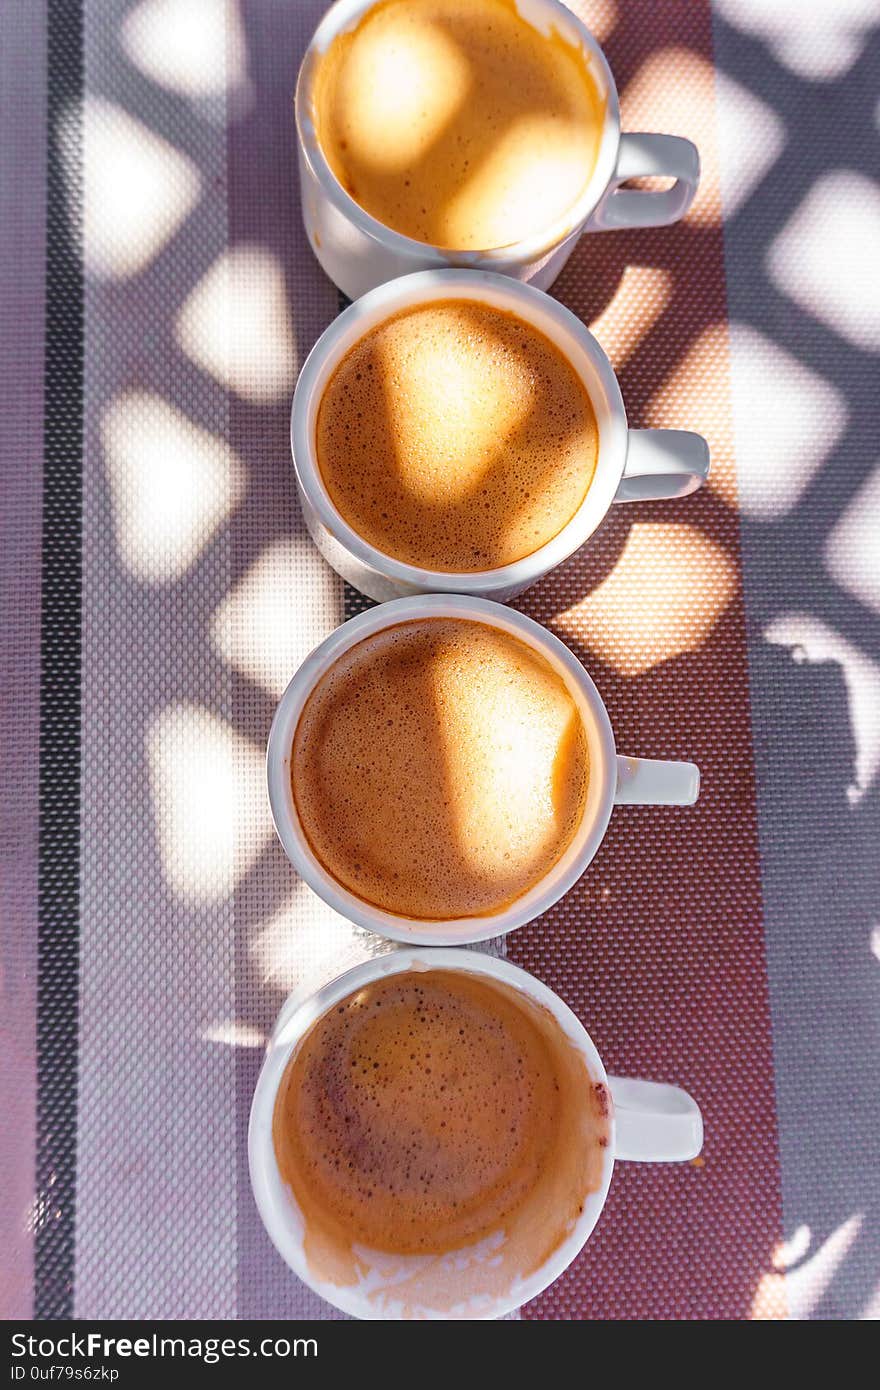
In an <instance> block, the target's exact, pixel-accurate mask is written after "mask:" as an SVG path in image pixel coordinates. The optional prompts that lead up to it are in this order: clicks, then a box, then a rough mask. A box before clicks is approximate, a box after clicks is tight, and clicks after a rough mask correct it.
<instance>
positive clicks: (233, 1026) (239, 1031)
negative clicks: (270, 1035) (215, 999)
mask: <svg viewBox="0 0 880 1390" xmlns="http://www.w3.org/2000/svg"><path fill="white" fill-rule="evenodd" d="M202 1037H203V1038H204V1040H205V1042H209V1043H219V1044H220V1045H221V1046H222V1047H263V1045H264V1044H265V1041H266V1039H265V1036H264V1034H263V1033H261V1031H260V1029H259V1028H255V1027H254V1026H253V1024H251V1023H243V1022H241V1020H240V1019H237V1018H230V1019H224V1020H223V1021H222V1022H220V1023H212V1024H211V1025H210V1027H208V1028H206V1029H205V1031H204V1032H203V1033H202Z"/></svg>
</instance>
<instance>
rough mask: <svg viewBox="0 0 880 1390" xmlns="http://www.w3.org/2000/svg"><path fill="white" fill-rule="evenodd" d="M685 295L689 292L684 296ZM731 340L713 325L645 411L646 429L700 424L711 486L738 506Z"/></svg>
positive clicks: (723, 328) (722, 328)
mask: <svg viewBox="0 0 880 1390" xmlns="http://www.w3.org/2000/svg"><path fill="white" fill-rule="evenodd" d="M682 293H684V291H682ZM730 407H731V381H730V339H729V333H728V327H727V324H726V323H713V324H711V325H710V326H709V327H708V328H706V329H704V330H703V332H702V333H701V334H700V336H699V337H698V338H697V339H696V340H695V341H694V342H692V343H691V345H690V347H689V348H688V350H687V352H686V353H685V355H684V357H682V358H681V360H680V361H679V362H677V363H676V365H675V366H674V367H673V369H672V371H671V372H670V374H669V376H668V377H667V378H666V380H665V381H664V382H663V385H662V386H661V387H660V388H659V390H658V391H657V392H656V393H655V395H654V396H652V398H651V400H650V401H649V402H648V406H647V409H646V410H645V424H646V425H661V426H662V425H669V424H671V423H672V422H673V421H680V420H691V419H694V418H698V419H699V429H700V433H701V434H702V435H705V437H706V439H708V441H709V450H710V453H711V456H712V467H711V469H710V472H709V483H708V486H709V487H710V488H711V489H712V491H713V492H714V493H716V494H717V495H718V496H719V497H721V498H722V499H723V500H724V501H725V502H726V503H727V504H728V506H731V507H735V506H736V505H737V490H736V469H735V466H734V459H733V451H732V449H730V448H729V446H728V445H727V443H726V441H727V440H728V439H729V436H730V427H731V419H730V414H731V408H730Z"/></svg>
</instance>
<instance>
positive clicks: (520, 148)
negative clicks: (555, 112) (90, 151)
mask: <svg viewBox="0 0 880 1390" xmlns="http://www.w3.org/2000/svg"><path fill="white" fill-rule="evenodd" d="M538 150H540V152H541V153H540V158H537V157H536V153H535V152H536V151H538ZM590 172H591V169H590V168H589V167H585V160H584V151H583V148H582V144H581V142H580V141H579V140H577V139H575V135H574V125H573V122H572V123H571V136H569V134H568V133H567V131H566V133H565V134H564V135H561V134H560V128H559V118H558V117H551V116H544V115H542V114H541V113H540V112H538V111H531V112H529V114H528V115H527V116H522V117H520V118H519V119H518V120H512V121H511V122H510V123H509V125H508V126H507V129H506V130H503V131H498V133H497V134H496V136H495V138H494V140H493V141H492V145H491V148H490V149H487V150H485V151H484V153H483V155H482V158H481V159H480V164H479V177H480V180H481V182H484V183H485V185H486V186H487V187H491V188H492V189H493V190H494V196H493V202H492V207H491V211H490V210H488V209H487V210H486V211H485V216H486V219H487V230H486V232H485V233H484V236H483V240H484V241H485V243H486V244H487V245H493V246H494V245H503V244H504V242H505V240H510V239H511V235H510V228H512V227H513V228H516V237H517V239H519V238H521V237H527V236H535V235H537V234H538V233H539V232H542V231H544V230H545V229H546V228H547V227H550V226H553V225H554V224H555V223H556V222H557V221H558V219H559V218H560V217H563V216H564V215H565V213H566V212H567V211H568V209H569V208H570V207H571V206H572V204H573V203H574V201H575V200H576V198H577V197H578V196H579V195H580V193H581V191H582V190H583V188H584V187H585V186H586V182H587V177H588V175H589V173H590ZM473 206H474V194H473V189H472V188H471V185H470V181H469V180H465V181H464V182H463V183H462V185H461V187H460V189H459V191H458V192H457V193H454V194H452V195H451V196H450V198H449V200H448V202H447V204H446V206H445V208H444V211H443V216H444V221H445V225H446V235H445V237H444V240H445V241H446V242H447V244H449V245H461V244H462V243H463V242H464V239H465V236H466V228H467V221H468V218H469V217H472V216H473Z"/></svg>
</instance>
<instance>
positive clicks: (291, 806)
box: [266, 594, 700, 946]
mask: <svg viewBox="0 0 880 1390" xmlns="http://www.w3.org/2000/svg"><path fill="white" fill-rule="evenodd" d="M416 618H469V619H471V620H474V621H477V622H481V623H486V624H488V625H489V626H491V627H495V628H499V629H500V630H501V631H502V632H508V633H511V634H512V635H513V636H514V637H517V638H519V640H520V641H521V642H525V643H526V645H527V646H529V647H532V648H533V649H534V650H536V651H537V652H539V653H540V654H541V655H542V656H543V657H544V658H545V659H546V660H547V661H548V662H549V663H550V665H551V666H552V667H553V669H554V670H555V671H557V672H558V673H559V675H560V676H561V677H562V679H563V680H564V681H565V684H566V686H567V687H568V689H569V691H570V692H571V695H572V698H573V699H574V701H575V703H576V705H577V708H578V711H579V713H580V715H581V718H582V720H583V724H584V730H585V732H586V737H587V746H588V751H589V759H590V777H589V786H588V790H587V800H586V805H585V807H584V813H583V816H582V818H581V822H580V825H579V826H578V829H577V831H576V833H575V835H574V838H573V839H572V842H571V844H570V845H569V847H568V849H567V850H566V851H565V853H564V854H563V855H562V856H561V858H560V859H558V860H557V861H556V863H555V864H554V865H553V867H552V868H551V869H550V871H549V872H548V873H547V874H546V875H545V876H544V877H543V878H542V879H541V880H540V881H539V882H538V883H537V884H536V885H535V886H534V887H533V888H530V889H529V891H528V892H526V893H523V894H522V896H521V897H519V898H517V899H516V900H515V901H514V902H513V903H511V904H510V905H509V906H508V907H506V908H504V909H503V910H501V911H498V912H493V913H488V914H486V915H483V916H478V917H456V918H454V919H450V920H446V921H436V920H419V919H417V918H412V917H402V916H399V915H397V914H396V913H393V912H387V911H385V910H384V909H382V908H380V907H376V906H374V905H373V904H371V903H368V902H365V901H364V900H363V898H359V897H357V896H356V895H355V894H354V893H351V892H349V890H348V889H347V888H345V887H344V886H343V885H342V884H341V883H339V881H338V880H337V879H336V878H334V877H333V875H332V874H330V873H328V871H327V870H326V869H325V868H324V866H323V864H322V863H321V862H320V860H319V859H318V858H317V857H316V855H315V854H314V852H313V850H312V848H311V846H310V844H309V842H308V840H307V838H306V835H305V833H304V831H303V828H302V826H301V824H300V821H299V816H298V814H297V810H296V803H295V801H294V798H293V791H292V788H291V780H290V763H291V749H292V746H293V737H294V734H295V732H296V727H297V724H298V723H299V718H300V715H301V713H302V710H303V707H304V706H305V703H306V700H307V699H308V697H309V695H310V694H311V692H312V690H313V689H314V688H315V685H316V684H317V682H318V681H319V680H320V679H321V677H322V676H323V675H324V674H325V672H327V671H328V670H329V669H330V667H331V666H332V665H333V663H334V662H335V661H337V660H338V659H339V657H341V656H342V654H343V653H344V652H346V651H348V650H349V648H350V647H353V646H355V644H356V643H358V642H361V641H363V640H364V638H366V637H370V636H372V635H373V634H374V633H376V632H380V631H382V630H383V629H384V628H387V627H393V626H395V625H396V624H397V623H402V622H407V621H408V620H412V619H416ZM266 775H267V781H268V788H269V804H270V806H271V809H272V817H273V819H274V821H275V829H276V831H277V833H278V838H279V840H280V841H281V844H282V845H283V847H284V850H285V852H286V854H287V857H288V858H289V860H290V862H291V863H292V864H293V866H294V868H295V869H296V871H297V873H298V874H299V875H300V877H301V878H303V879H305V881H306V883H308V884H309V886H310V887H311V888H312V889H314V891H315V892H316V893H317V894H318V897H320V898H323V900H324V902H326V903H328V904H329V905H330V907H332V908H333V909H334V910H335V911H336V912H338V913H340V915H341V916H343V917H345V918H347V919H348V921H350V922H355V923H356V924H357V925H358V926H359V927H364V928H365V929H366V930H367V931H372V932H377V933H378V934H379V935H380V936H386V937H390V938H391V939H392V940H393V941H406V942H413V941H415V942H418V943H420V944H423V945H433V946H460V945H463V944H465V943H466V942H469V941H485V940H488V939H489V938H490V937H493V936H503V935H504V934H505V933H506V932H509V931H512V930H513V929H514V928H515V927H521V926H523V924H524V923H526V922H531V921H532V920H533V919H534V918H535V917H539V916H540V915H541V913H542V912H546V911H547V909H548V908H550V907H552V906H553V904H554V903H555V902H557V901H558V900H559V898H561V897H562V896H563V894H564V893H567V892H568V890H569V888H571V886H572V884H573V883H575V882H576V881H577V880H578V879H579V878H580V876H581V874H582V873H583V872H584V870H585V869H586V867H587V865H588V864H589V863H590V861H591V860H592V858H593V856H594V855H595V853H596V851H597V850H598V848H599V845H600V844H601V842H602V838H603V836H604V834H605V831H606V830H607V828H608V822H609V820H610V818H611V812H612V810H613V808H614V806H616V805H623V804H628V805H641V806H645V805H649V806H692V805H693V804H694V802H695V801H696V799H697V796H698V794H699V787H700V774H699V770H698V769H697V768H696V767H695V766H694V764H693V763H685V762H662V761H654V760H651V759H648V758H629V757H623V756H621V755H620V754H618V753H617V751H616V749H615V746H614V735H613V733H612V731H611V723H610V720H609V718H608V714H607V712H606V709H605V706H604V705H603V703H602V699H601V697H600V695H599V692H598V690H597V689H596V687H595V685H594V684H593V682H592V681H591V680H590V677H589V676H588V675H587V673H586V671H585V670H584V668H583V666H582V665H581V663H580V662H579V661H578V659H577V657H576V656H574V655H573V653H572V652H570V651H569V650H568V647H566V645H565V643H564V642H560V641H559V638H558V637H554V636H553V634H552V633H550V632H548V631H547V629H546V628H544V627H541V625H540V623H536V622H533V621H532V619H531V618H527V617H525V616H524V615H523V614H522V613H518V612H516V611H515V610H514V609H512V608H506V607H504V606H503V605H502V604H498V603H490V602H488V601H487V600H486V599H473V598H466V597H464V596H462V595H456V594H425V595H420V596H418V597H415V598H407V599H397V600H395V601H393V602H391V603H384V604H382V605H381V606H380V607H378V608H372V609H370V610H369V611H368V612H366V613H361V614H360V615H359V616H358V617H356V618H351V619H350V620H349V622H347V623H343V624H342V626H341V627H338V628H337V629H336V631H335V632H333V633H331V635H330V636H329V637H328V638H327V639H326V640H325V641H323V642H322V643H321V644H320V646H318V647H316V648H315V650H314V651H313V652H312V653H311V655H310V656H308V657H306V659H305V661H304V662H303V664H302V665H301V666H300V668H299V670H298V671H297V673H296V675H295V676H294V677H293V680H292V681H291V682H290V684H289V685H288V687H287V689H286V690H285V692H284V694H283V695H282V697H281V702H280V704H279V706H278V709H277V710H276V712H275V718H274V719H273V721H272V728H271V730H270V733H269V746H268V750H267V754H266Z"/></svg>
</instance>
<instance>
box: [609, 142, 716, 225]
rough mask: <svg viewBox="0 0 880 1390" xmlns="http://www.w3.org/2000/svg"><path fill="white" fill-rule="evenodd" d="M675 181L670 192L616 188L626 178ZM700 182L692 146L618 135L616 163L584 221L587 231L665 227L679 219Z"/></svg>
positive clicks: (683, 143)
mask: <svg viewBox="0 0 880 1390" xmlns="http://www.w3.org/2000/svg"><path fill="white" fill-rule="evenodd" d="M650 177H655V178H665V179H675V182H674V184H673V185H672V187H671V188H664V189H662V190H657V189H653V188H621V186H620V185H621V184H624V183H627V182H628V181H629V180H630V179H641V178H650ZM699 183H700V155H699V151H698V150H697V147H696V145H694V144H692V143H691V141H690V140H683V139H682V138H681V136H680V135H646V134H635V133H633V134H630V135H621V137H620V145H619V147H618V151H617V165H616V167H615V170H614V173H613V175H612V177H611V182H610V183H609V185H608V188H607V189H606V190H605V192H604V194H603V195H602V199H601V202H600V203H599V205H598V207H596V208H594V210H593V212H592V214H591V216H590V220H589V221H588V223H587V228H586V229H587V231H589V232H615V231H624V230H625V229H626V228H627V227H668V226H669V224H670V223H671V222H678V221H680V219H681V218H682V217H684V215H685V213H686V212H687V210H688V208H689V207H690V205H691V203H692V202H693V201H694V196H695V194H696V191H697V188H698V186H699Z"/></svg>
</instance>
